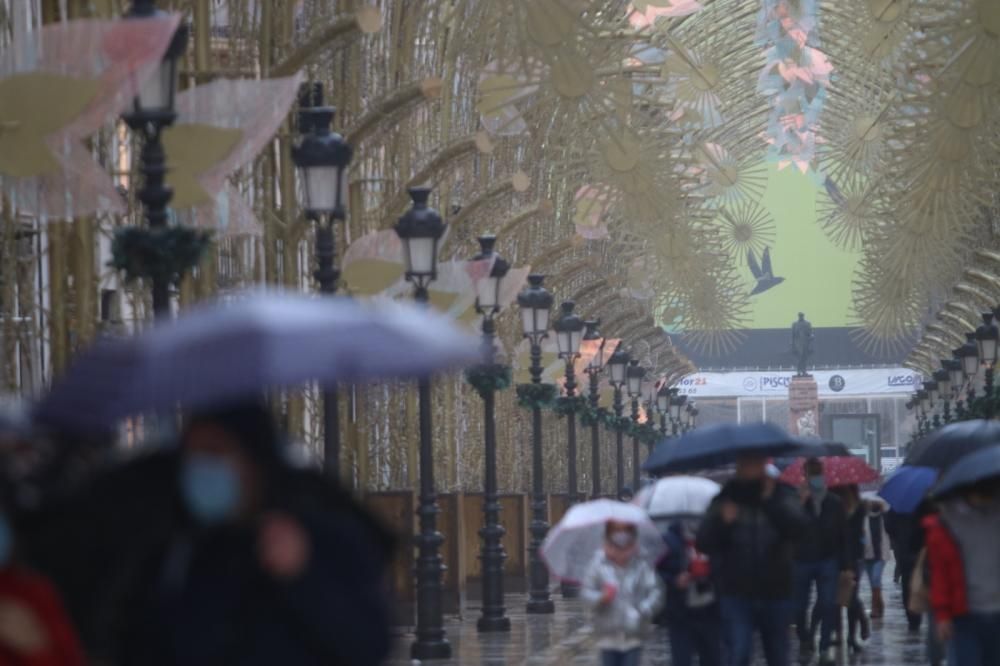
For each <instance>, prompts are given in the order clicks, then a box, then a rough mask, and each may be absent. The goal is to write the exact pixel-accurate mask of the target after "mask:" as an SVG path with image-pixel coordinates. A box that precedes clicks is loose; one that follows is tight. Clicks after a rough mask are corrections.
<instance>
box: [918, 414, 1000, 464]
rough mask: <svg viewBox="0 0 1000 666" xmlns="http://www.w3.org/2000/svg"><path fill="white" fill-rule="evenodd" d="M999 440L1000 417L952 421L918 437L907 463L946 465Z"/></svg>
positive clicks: (999, 441) (995, 443)
mask: <svg viewBox="0 0 1000 666" xmlns="http://www.w3.org/2000/svg"><path fill="white" fill-rule="evenodd" d="M998 444H1000V421H990V420H986V419H973V420H971V421H959V422H958V423H950V424H948V425H946V426H944V427H943V428H938V429H937V430H935V431H934V432H932V433H930V434H929V435H926V436H925V437H923V438H922V439H920V440H919V441H917V442H916V443H915V444H914V445H913V446H912V447H910V451H909V452H908V453H907V456H906V460H905V461H904V464H906V465H914V466H918V467H933V468H934V469H939V470H944V469H947V468H948V467H949V466H950V465H951V464H952V463H954V462H955V461H957V460H959V459H960V458H963V457H965V456H967V455H969V454H970V453H973V452H975V451H978V450H980V449H984V448H987V447H992V446H996V445H998Z"/></svg>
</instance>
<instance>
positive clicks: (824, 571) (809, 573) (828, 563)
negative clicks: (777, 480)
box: [795, 458, 855, 664]
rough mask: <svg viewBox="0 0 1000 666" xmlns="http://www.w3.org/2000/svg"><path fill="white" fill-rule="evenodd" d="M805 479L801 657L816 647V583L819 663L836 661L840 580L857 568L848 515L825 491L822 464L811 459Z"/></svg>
mask: <svg viewBox="0 0 1000 666" xmlns="http://www.w3.org/2000/svg"><path fill="white" fill-rule="evenodd" d="M804 470H805V475H806V483H805V484H804V485H803V487H802V488H800V489H799V497H800V499H801V506H802V508H803V511H804V513H805V515H806V527H805V529H804V531H803V534H802V539H801V541H800V542H799V543H798V546H797V548H796V551H795V626H796V630H797V632H798V637H799V650H800V654H801V655H803V656H806V655H809V654H811V653H812V651H813V649H814V640H815V638H814V637H815V633H814V626H813V623H812V622H810V614H809V612H808V611H809V597H810V595H811V592H812V587H813V584H814V583H815V585H816V610H817V613H818V616H819V624H820V627H819V629H820V642H819V649H820V663H821V664H825V663H833V661H834V659H835V655H834V654H833V650H834V646H833V629H834V624H835V622H836V617H837V606H836V601H837V598H836V595H837V582H838V579H839V576H840V573H841V572H842V571H848V572H853V570H854V566H855V565H854V564H852V562H851V557H850V553H849V546H848V539H847V534H846V519H847V518H846V514H845V512H844V505H843V503H842V502H841V501H840V499H839V498H838V497H837V496H836V495H834V494H833V493H830V492H828V491H827V488H826V483H825V481H824V477H823V463H822V462H821V461H820V460H819V459H818V458H810V459H809V460H807V461H806V462H805V465H804Z"/></svg>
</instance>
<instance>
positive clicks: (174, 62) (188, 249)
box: [112, 0, 209, 317]
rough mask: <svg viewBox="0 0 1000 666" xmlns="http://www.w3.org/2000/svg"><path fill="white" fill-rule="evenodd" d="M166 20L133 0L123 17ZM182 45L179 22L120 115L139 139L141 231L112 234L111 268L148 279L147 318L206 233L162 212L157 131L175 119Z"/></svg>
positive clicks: (166, 301)
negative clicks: (149, 305)
mask: <svg viewBox="0 0 1000 666" xmlns="http://www.w3.org/2000/svg"><path fill="white" fill-rule="evenodd" d="M163 16H166V13H165V12H162V11H160V10H158V9H157V8H156V3H155V2H154V1H153V0H135V1H134V2H133V3H132V8H131V9H130V10H129V11H128V13H127V14H125V19H126V20H148V19H152V18H157V17H163ZM187 43H188V27H187V24H186V23H181V25H180V26H178V28H177V31H176V32H175V33H174V36H173V38H172V39H171V41H170V44H169V46H168V47H167V51H166V53H165V54H164V55H163V60H162V61H160V64H159V66H158V68H157V71H156V72H155V73H154V74H153V76H152V77H150V79H149V80H148V81H147V82H146V83H145V84H143V86H142V87H141V88H140V90H139V91H138V94H137V95H136V97H135V98H134V100H133V102H132V106H131V108H130V109H129V110H128V111H127V112H125V113H123V114H122V119H123V120H124V121H125V123H126V124H127V125H128V126H129V128H130V129H131V130H132V131H133V132H135V133H137V134H139V136H140V137H141V138H142V149H141V151H140V152H139V173H140V174H142V187H141V188H139V191H138V193H137V196H138V198H139V202H140V203H141V204H142V208H143V214H144V217H145V218H146V228H145V229H142V228H138V227H126V228H123V229H121V230H120V231H119V232H118V233H116V236H115V242H114V246H113V248H112V252H113V254H114V266H115V267H116V268H120V269H122V270H124V271H125V273H126V275H127V276H128V277H129V278H130V279H136V278H142V279H147V280H149V281H150V283H151V285H152V296H153V314H154V315H155V316H156V317H167V316H169V315H170V311H171V308H170V287H171V285H173V284H176V283H177V282H179V281H180V279H181V277H182V276H183V275H184V273H185V272H187V271H188V270H189V269H191V268H193V267H194V266H196V265H197V264H198V261H199V260H200V258H201V255H202V253H203V252H204V250H205V248H206V247H207V245H208V239H209V235H208V234H207V233H206V232H202V231H198V230H195V229H190V228H187V227H181V226H176V227H170V226H169V225H168V215H167V209H168V206H169V205H170V201H171V199H173V196H174V191H173V188H172V187H170V186H169V185H167V172H168V171H169V169H168V168H167V156H166V153H165V152H164V149H163V140H162V139H163V136H162V135H163V131H164V130H165V129H166V128H168V127H170V126H171V125H173V124H174V121H175V120H177V112H176V110H175V107H174V99H175V97H176V95H177V80H178V75H177V66H178V62H179V61H180V59H181V58H182V57H183V55H184V52H185V50H186V49H187Z"/></svg>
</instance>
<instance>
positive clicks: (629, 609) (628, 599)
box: [580, 520, 663, 666]
mask: <svg viewBox="0 0 1000 666" xmlns="http://www.w3.org/2000/svg"><path fill="white" fill-rule="evenodd" d="M639 546H640V543H639V528H638V526H637V525H636V524H634V523H631V522H621V521H617V520H608V521H607V522H606V523H605V524H604V544H603V548H601V549H600V550H598V551H597V553H596V554H595V556H594V559H593V560H592V561H591V563H590V566H589V567H588V569H587V573H586V575H585V576H584V580H583V587H582V589H581V591H580V596H581V598H582V599H583V600H584V602H585V603H587V604H588V605H589V606H590V607H591V608H592V609H593V612H594V621H593V626H594V633H595V635H596V636H597V641H598V642H597V644H598V647H599V648H600V650H601V664H602V666H639V660H640V657H641V654H642V639H643V636H644V632H645V629H646V627H647V626H648V624H649V622H650V621H651V620H652V619H653V616H654V615H655V614H656V612H657V611H658V610H659V607H660V604H661V602H662V600H663V594H662V591H661V589H660V582H659V580H658V579H657V576H656V573H655V572H654V571H653V567H652V566H650V564H649V562H648V561H647V560H646V559H645V558H643V557H640V556H639Z"/></svg>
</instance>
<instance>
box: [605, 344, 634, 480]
mask: <svg viewBox="0 0 1000 666" xmlns="http://www.w3.org/2000/svg"><path fill="white" fill-rule="evenodd" d="M630 360H631V359H630V358H629V353H628V352H627V351H625V349H624V348H623V347H622V344H621V343H619V344H618V348H617V349H615V353H614V354H612V355H611V358H610V359H609V360H608V367H609V368H610V369H611V385H612V386H613V387H614V389H615V403H614V409H615V455H617V457H618V459H617V461H616V463H617V474H616V477H617V478H616V481H617V484H618V488H617V493H618V494H617V496H618V497H621V494H622V489H623V488H624V487H625V441H624V431H623V430H622V427H621V421H622V414H623V413H624V411H625V404H624V403H623V402H622V387H624V386H625V373H626V370H627V369H628V363H629V361H630Z"/></svg>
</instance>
